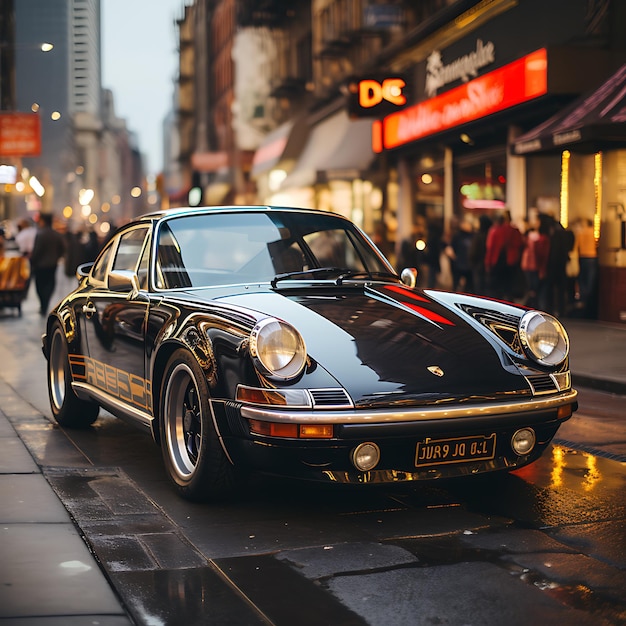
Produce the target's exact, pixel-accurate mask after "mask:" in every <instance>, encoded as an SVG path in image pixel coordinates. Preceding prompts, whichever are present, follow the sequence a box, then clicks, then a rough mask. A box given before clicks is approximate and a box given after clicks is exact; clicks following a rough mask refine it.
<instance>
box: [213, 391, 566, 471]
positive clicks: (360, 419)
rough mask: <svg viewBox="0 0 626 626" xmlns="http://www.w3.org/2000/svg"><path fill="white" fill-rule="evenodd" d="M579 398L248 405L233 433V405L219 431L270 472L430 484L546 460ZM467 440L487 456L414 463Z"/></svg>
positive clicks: (237, 455) (249, 461) (247, 459)
mask: <svg viewBox="0 0 626 626" xmlns="http://www.w3.org/2000/svg"><path fill="white" fill-rule="evenodd" d="M576 399H577V392H576V391H575V390H567V391H564V392H561V393H559V394H555V395H551V396H544V397H535V398H528V399H525V400H521V401H519V400H518V401H512V402H507V403H498V404H485V405H480V404H478V405H477V404H474V405H467V406H458V405H457V406H454V407H443V406H431V407H418V408H415V409H409V408H402V409H399V410H395V411H391V410H385V411H362V410H356V409H354V410H348V411H296V410H293V411H288V410H277V409H270V408H268V407H253V406H248V405H246V406H240V407H239V409H238V414H239V426H238V428H235V429H233V428H232V425H233V420H234V415H233V405H232V404H231V405H230V418H229V419H228V420H227V421H228V424H223V426H224V428H223V429H221V430H222V433H223V435H225V436H224V443H225V446H226V448H227V450H228V453H229V455H230V457H231V459H232V460H233V462H234V463H235V464H236V465H243V466H247V467H250V468H252V469H256V470H260V471H263V472H267V473H271V474H276V475H281V476H290V477H294V478H305V479H312V480H322V481H331V482H340V483H378V482H402V481H415V480H429V479H430V480H431V479H436V478H445V477H455V476H465V475H472V474H480V473H485V472H493V471H498V470H512V469H516V468H519V467H522V466H523V465H527V464H528V463H532V462H533V461H535V460H537V459H538V458H539V457H540V456H541V455H542V453H543V452H544V450H545V449H546V447H547V446H548V445H549V443H550V441H551V440H552V438H553V437H554V435H555V433H556V432H557V430H558V428H559V426H560V425H561V423H563V422H564V421H566V420H567V419H569V417H570V416H571V415H572V413H573V412H574V411H576V409H577V408H578V404H577V400H576ZM217 413H218V414H219V413H220V412H219V411H218V412H217ZM248 419H253V420H262V421H273V422H281V421H282V422H287V423H313V421H315V422H316V423H324V424H327V423H330V424H333V426H334V436H333V438H331V439H323V440H315V439H303V438H283V437H269V436H262V435H256V434H253V433H250V432H249V430H247V432H246V428H245V424H246V423H247V420H248ZM524 428H531V429H532V430H533V432H534V434H535V437H536V443H535V445H534V447H533V448H532V450H530V451H529V452H528V453H527V454H517V453H516V452H515V451H514V449H513V447H512V445H511V440H512V437H513V435H514V433H516V432H517V431H518V430H520V429H524ZM227 432H228V433H230V434H226V433H227ZM468 438H478V440H480V438H485V439H489V440H491V438H493V440H494V443H493V448H492V450H491V453H490V454H489V458H479V457H478V456H477V457H476V458H466V457H463V458H454V457H450V458H446V459H445V460H441V459H434V460H433V461H432V463H429V462H428V461H426V462H424V461H423V460H422V461H418V459H417V456H418V449H419V447H420V446H422V447H423V446H425V445H429V442H432V441H433V440H434V441H442V442H443V443H442V445H450V446H453V445H455V443H457V442H465V441H466V440H468ZM364 442H372V443H373V444H375V445H376V446H377V448H378V449H379V450H380V460H379V462H378V463H377V465H376V466H375V467H374V468H373V469H371V470H369V471H359V470H358V469H357V468H356V467H355V464H354V463H353V460H352V459H353V454H354V451H355V449H356V447H357V446H358V445H359V444H362V443H364Z"/></svg>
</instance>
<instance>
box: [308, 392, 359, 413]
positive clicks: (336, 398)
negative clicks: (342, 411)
mask: <svg viewBox="0 0 626 626" xmlns="http://www.w3.org/2000/svg"><path fill="white" fill-rule="evenodd" d="M309 393H310V394H311V397H312V398H313V405H314V406H315V407H318V408H321V407H323V408H325V409H329V408H343V407H352V406H353V404H352V400H351V399H350V396H349V395H348V393H347V392H346V390H345V389H309Z"/></svg>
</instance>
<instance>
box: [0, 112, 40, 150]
mask: <svg viewBox="0 0 626 626" xmlns="http://www.w3.org/2000/svg"><path fill="white" fill-rule="evenodd" d="M40 154H41V123H40V121H39V115H38V114H37V113H0V156H2V157H36V156H39V155H40Z"/></svg>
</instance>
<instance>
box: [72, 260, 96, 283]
mask: <svg viewBox="0 0 626 626" xmlns="http://www.w3.org/2000/svg"><path fill="white" fill-rule="evenodd" d="M92 267H93V263H83V264H82V265H79V266H78V267H77V268H76V279H77V280H78V282H80V281H81V280H82V279H83V278H87V276H89V272H91V268H92Z"/></svg>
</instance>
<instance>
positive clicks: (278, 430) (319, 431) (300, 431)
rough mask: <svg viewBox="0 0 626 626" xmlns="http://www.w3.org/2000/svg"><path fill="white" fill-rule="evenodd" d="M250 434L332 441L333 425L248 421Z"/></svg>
mask: <svg viewBox="0 0 626 626" xmlns="http://www.w3.org/2000/svg"><path fill="white" fill-rule="evenodd" d="M248 423H249V424H250V432H251V433H253V434H255V435H265V436H267V437H286V438H289V439H332V437H333V427H332V424H283V423H279V422H264V421H261V420H252V419H251V420H248Z"/></svg>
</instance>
